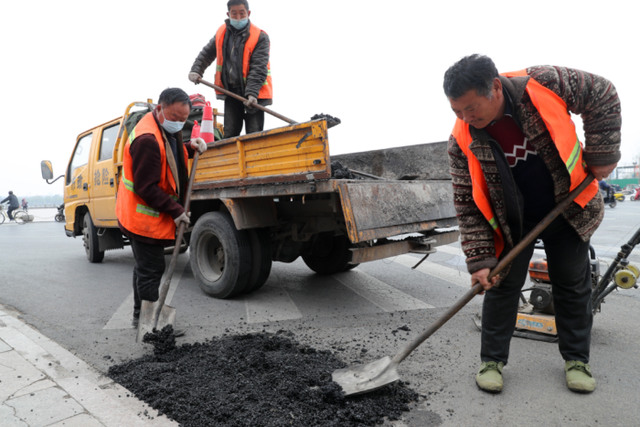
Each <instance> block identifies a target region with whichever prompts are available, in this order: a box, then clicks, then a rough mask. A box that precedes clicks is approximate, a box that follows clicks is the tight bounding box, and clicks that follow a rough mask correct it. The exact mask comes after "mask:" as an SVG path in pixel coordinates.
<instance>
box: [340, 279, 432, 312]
mask: <svg viewBox="0 0 640 427" xmlns="http://www.w3.org/2000/svg"><path fill="white" fill-rule="evenodd" d="M333 278H334V279H336V280H337V281H338V282H340V283H342V284H343V285H344V286H346V287H347V288H349V289H351V290H352V291H353V292H355V293H356V294H358V295H360V296H361V297H362V298H364V299H366V300H367V301H369V302H371V303H372V304H374V305H376V306H378V307H380V308H381V309H382V310H383V311H386V312H389V311H405V310H407V311H408V310H422V309H425V308H434V306H432V305H430V304H427V303H425V302H423V301H421V300H419V299H417V298H414V297H412V296H411V295H407V294H405V293H404V292H402V291H399V290H398V289H396V288H394V287H393V286H390V285H388V284H386V283H384V282H382V281H380V280H378V279H376V278H375V277H373V276H370V275H368V274H367V273H365V272H363V271H361V270H358V269H354V270H351V271H350V272H345V273H338V274H334V275H333Z"/></svg>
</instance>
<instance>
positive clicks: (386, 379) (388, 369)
mask: <svg viewBox="0 0 640 427" xmlns="http://www.w3.org/2000/svg"><path fill="white" fill-rule="evenodd" d="M397 366H398V364H397V363H396V364H393V363H391V358H390V357H389V356H387V357H384V358H382V359H378V360H376V361H374V362H371V363H365V364H362V365H356V366H352V367H350V368H344V369H337V370H336V371H334V372H333V374H331V378H332V379H333V381H334V382H336V383H338V384H339V385H340V387H342V391H343V392H344V395H345V396H349V395H352V394H361V393H367V392H370V391H373V390H376V389H378V388H380V387H384V386H385V385H387V384H391V383H393V382H396V381H398V380H399V379H400V375H398V371H397V370H396V368H397Z"/></svg>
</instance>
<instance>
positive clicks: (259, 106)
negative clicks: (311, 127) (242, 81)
mask: <svg viewBox="0 0 640 427" xmlns="http://www.w3.org/2000/svg"><path fill="white" fill-rule="evenodd" d="M198 82H199V83H202V84H203V85H205V86H209V87H210V88H212V89H215V90H217V91H218V92H220V93H223V94H225V95H227V96H230V97H232V98H235V99H237V100H238V101H242V102H247V98H244V97H242V96H240V95H238V94H236V93H233V92H231V91H228V90H226V89H225V88H223V87H220V86H216V85H214V84H213V83H209V82H208V81H206V80H204V79H203V78H202V77H200V78H199V79H198ZM252 108H257V109H258V110H262V111H264V112H265V113H268V114H271V115H272V116H274V117H277V118H279V119H280V120H284V121H285V122H287V123H289V124H290V125H294V124H296V122H295V121H294V120H291V119H290V118H288V117H285V116H283V115H282V114H279V113H276V112H275V111H273V110H270V109H268V108H267V107H263V106H262V105H260V104H255V105H254V106H253V107H252Z"/></svg>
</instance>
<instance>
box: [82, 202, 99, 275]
mask: <svg viewBox="0 0 640 427" xmlns="http://www.w3.org/2000/svg"><path fill="white" fill-rule="evenodd" d="M82 242H83V243H84V250H85V252H86V253H87V259H88V260H89V262H95V263H98V262H102V260H103V259H104V251H100V245H99V244H98V230H97V229H96V227H95V226H94V225H93V221H91V214H90V213H89V212H87V213H86V214H84V220H83V221H82Z"/></svg>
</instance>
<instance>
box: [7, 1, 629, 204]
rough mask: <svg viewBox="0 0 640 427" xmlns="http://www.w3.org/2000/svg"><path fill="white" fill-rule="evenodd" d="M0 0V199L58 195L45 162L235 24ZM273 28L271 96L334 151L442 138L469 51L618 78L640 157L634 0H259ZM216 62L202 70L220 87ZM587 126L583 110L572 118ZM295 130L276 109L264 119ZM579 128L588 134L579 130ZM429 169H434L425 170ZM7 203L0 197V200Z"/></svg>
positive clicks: (188, 10) (196, 7) (171, 9)
mask: <svg viewBox="0 0 640 427" xmlns="http://www.w3.org/2000/svg"><path fill="white" fill-rule="evenodd" d="M6 3H7V4H3V16H4V19H3V24H2V26H0V55H1V58H2V66H0V78H1V81H2V83H3V85H2V102H1V103H0V117H1V118H2V124H3V142H2V145H1V147H2V149H1V151H0V196H3V195H6V194H7V191H8V190H13V191H14V193H15V194H16V195H17V196H18V197H20V198H22V197H28V196H33V195H51V194H62V192H63V184H62V181H63V180H62V179H61V180H59V181H57V182H56V183H55V184H53V185H48V184H47V183H46V182H45V181H44V180H43V179H42V177H41V173H40V161H41V160H50V161H51V162H52V163H53V167H54V174H55V176H57V175H60V174H62V173H63V172H64V170H65V168H66V166H67V163H68V162H69V158H70V156H71V152H72V150H73V147H74V145H75V142H76V138H77V136H78V134H80V133H81V132H84V131H86V130H88V129H89V128H92V127H94V126H97V125H99V124H102V123H104V122H106V121H109V120H111V119H115V118H117V117H118V116H121V115H122V114H123V112H124V110H125V108H126V106H127V105H128V104H129V103H131V102H133V101H145V100H147V99H149V98H151V99H153V101H157V98H158V95H159V94H160V92H161V91H162V90H163V89H165V88H167V87H180V88H182V89H184V90H185V91H186V92H187V93H189V94H193V93H201V94H202V95H204V96H205V97H206V98H207V99H208V100H210V101H212V104H213V106H214V108H218V109H220V110H222V109H223V103H222V101H217V100H215V94H214V92H213V90H212V89H210V88H208V87H206V86H203V85H198V86H195V85H193V83H191V82H189V80H188V79H187V75H188V73H189V70H190V69H191V65H192V64H193V61H194V59H195V57H196V56H197V55H198V53H199V52H200V50H201V49H202V47H203V46H204V45H205V44H206V43H207V42H208V41H209V39H211V38H212V37H213V36H214V34H215V32H216V29H217V28H218V27H219V26H220V25H221V24H222V23H223V21H224V19H225V18H226V12H227V7H226V1H224V0H218V1H190V0H183V1H180V2H175V1H166V0H155V1H150V0H133V1H131V0H127V1H122V0H110V1H91V2H89V1H76V0H58V1H55V2H53V1H50V0H47V1H44V0H32V1H29V2H23V1H13V2H6ZM249 4H250V9H251V12H252V14H251V21H252V22H253V23H254V24H255V25H257V26H258V27H260V28H262V29H263V30H264V31H266V32H267V33H268V34H269V37H270V39H271V69H272V76H273V85H274V103H273V105H272V106H270V108H271V109H272V110H274V111H276V112H278V113H280V114H282V115H284V116H286V117H289V118H291V119H294V120H296V121H299V122H302V121H306V120H309V119H310V118H311V116H313V115H315V114H318V113H325V114H331V115H332V116H336V117H338V118H340V119H341V120H342V124H340V125H339V126H337V127H334V128H332V129H331V130H330V131H329V146H330V152H331V153H332V154H343V153H350V152H359V151H367V150H374V149H382V148H389V147H397V146H404V145H414V144H423V143H429V142H437V141H444V140H446V139H448V136H449V133H450V131H451V129H452V127H453V123H454V120H455V116H454V115H453V113H452V112H451V108H450V106H449V103H448V101H447V99H446V97H445V96H444V94H443V91H442V79H443V75H444V72H445V71H446V70H447V69H448V68H449V67H450V66H451V65H452V64H453V63H454V62H456V61H457V60H459V59H460V58H462V57H464V56H466V55H469V54H472V53H480V54H484V55H488V56H490V57H491V58H492V59H493V60H494V62H495V63H496V65H497V68H498V70H499V71H501V72H503V71H515V70H519V69H522V68H526V67H528V66H532V65H559V66H567V67H572V68H578V69H581V70H585V71H589V72H592V73H595V74H599V75H602V76H604V77H606V78H608V79H609V80H611V81H612V82H613V83H614V84H615V86H616V88H617V90H618V93H619V96H620V99H621V103H622V117H623V125H622V141H623V142H622V159H621V162H620V163H619V165H630V164H631V163H632V162H633V161H637V160H638V157H639V156H640V127H638V126H634V125H633V118H634V117H638V116H639V115H640V104H639V103H637V102H634V100H633V96H635V95H637V93H638V87H637V83H636V81H637V77H635V74H636V73H637V72H638V71H637V70H638V68H639V66H640V58H639V56H638V53H637V50H636V49H635V47H636V45H637V41H638V33H637V29H638V24H637V9H636V6H634V3H633V2H629V1H627V0H608V1H592V0H585V1H581V2H576V1H568V0H555V1H546V0H543V1H536V2H525V1H513V0H510V1H504V0H494V1H490V2H488V1H477V0H475V1H468V0H458V1H446V2H445V1H437V2H436V1H431V0H406V1H403V2H392V1H383V0H378V1H358V0H356V1H350V2H349V1H344V0H323V1H308V0H268V1H267V0H251V1H250V2H249ZM214 69H215V68H214V67H213V66H212V67H210V68H209V69H208V70H207V71H206V72H205V75H204V79H205V80H208V81H211V82H213V80H214ZM574 121H575V122H576V124H577V125H578V128H579V129H581V126H580V119H579V117H576V118H575V120H574ZM284 125H286V123H285V122H283V121H281V120H280V119H277V118H275V117H272V116H269V115H267V116H266V120H265V129H272V128H276V127H280V126H284ZM579 132H581V131H579ZM426 167H428V165H426ZM3 197H4V196H3Z"/></svg>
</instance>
